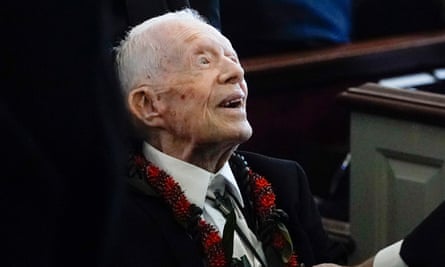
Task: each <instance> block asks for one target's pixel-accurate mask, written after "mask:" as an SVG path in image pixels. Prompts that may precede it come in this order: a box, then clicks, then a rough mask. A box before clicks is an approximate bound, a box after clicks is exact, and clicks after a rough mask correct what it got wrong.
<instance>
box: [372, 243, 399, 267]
mask: <svg viewBox="0 0 445 267" xmlns="http://www.w3.org/2000/svg"><path fill="white" fill-rule="evenodd" d="M402 242H403V240H400V241H398V242H396V243H394V244H392V245H390V246H387V247H385V248H383V249H382V250H380V251H379V252H377V254H376V255H375V257H374V262H373V267H408V265H406V264H405V262H404V261H403V260H402V258H401V257H400V254H399V253H400V247H401V246H402Z"/></svg>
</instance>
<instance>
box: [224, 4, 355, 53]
mask: <svg viewBox="0 0 445 267" xmlns="http://www.w3.org/2000/svg"><path fill="white" fill-rule="evenodd" d="M220 4H221V25H222V26H221V27H222V31H223V33H224V34H225V35H226V36H227V37H228V38H229V39H230V40H232V42H233V46H234V47H235V48H236V49H237V50H238V53H239V55H240V56H241V57H245V56H256V55H261V54H269V53H280V52H286V51H292V50H299V49H314V48H320V47H325V46H329V45H335V44H341V43H347V42H349V34H350V27H351V22H350V20H351V5H352V4H351V0H335V1H333V0H317V1H313V0H274V1H270V0H243V1H236V0H224V1H221V3H220Z"/></svg>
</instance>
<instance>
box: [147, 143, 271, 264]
mask: <svg viewBox="0 0 445 267" xmlns="http://www.w3.org/2000/svg"><path fill="white" fill-rule="evenodd" d="M143 154H144V156H145V157H146V158H147V159H148V160H149V161H151V162H152V163H153V164H155V165H156V166H158V167H159V168H161V169H162V170H164V171H165V172H166V173H168V174H169V175H170V176H172V177H173V178H174V179H175V181H176V182H177V183H178V184H179V185H180V186H181V188H182V190H183V191H184V195H185V196H186V198H187V199H188V200H189V201H190V202H191V203H193V204H195V205H197V206H198V207H200V208H201V209H202V210H203V217H204V219H205V221H206V222H208V223H210V224H212V225H214V226H215V227H216V229H217V230H218V231H219V234H220V236H222V232H223V229H224V225H225V222H226V219H225V217H224V216H223V215H222V214H221V212H220V211H219V210H218V209H216V208H214V207H213V203H212V202H211V201H210V200H208V199H206V196H207V195H210V196H214V194H213V192H215V190H218V191H220V192H221V193H222V194H223V193H224V190H225V188H226V187H227V188H228V190H230V192H231V195H232V196H233V197H234V198H236V199H237V201H238V202H239V203H241V205H243V198H242V196H241V192H240V190H239V188H238V185H237V183H236V180H235V177H234V176H233V173H232V170H231V169H230V166H229V164H228V162H226V163H225V164H224V166H223V167H222V168H221V169H220V170H219V171H218V172H217V173H211V172H208V171H207V170H204V169H202V168H199V167H197V166H195V165H192V164H190V163H187V162H184V161H181V160H179V159H176V158H174V157H171V156H169V155H167V154H165V153H162V152H161V151H159V150H157V149H156V148H154V147H153V146H151V145H150V144H148V143H145V142H144V146H143ZM234 206H235V213H236V215H237V216H236V221H237V224H238V226H239V227H240V228H241V230H242V231H243V232H244V234H246V236H247V238H248V239H249V240H250V242H251V244H252V245H253V246H254V247H255V248H256V250H257V252H258V253H259V255H260V257H261V258H262V259H263V261H264V259H265V256H264V252H263V250H262V246H261V242H260V241H258V239H257V238H256V236H255V235H254V234H253V233H252V231H251V230H250V229H249V228H248V226H247V222H246V220H245V218H244V216H243V214H242V213H241V211H240V209H239V208H238V206H237V205H234ZM244 255H246V256H247V258H248V259H249V262H250V263H251V265H252V266H253V267H260V266H262V265H261V263H260V261H259V260H258V259H257V258H256V257H255V256H254V254H253V252H252V251H250V249H248V247H247V246H246V245H245V244H244V242H243V241H242V240H241V238H240V237H239V236H238V234H237V233H236V231H235V233H234V243H233V257H236V258H240V257H242V256H244Z"/></svg>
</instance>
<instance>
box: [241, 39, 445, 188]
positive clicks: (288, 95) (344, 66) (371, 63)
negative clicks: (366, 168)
mask: <svg viewBox="0 0 445 267" xmlns="http://www.w3.org/2000/svg"><path fill="white" fill-rule="evenodd" d="M444 59H445V32H431V33H420V34H413V35H405V36H398V37H392V38H384V39H376V40H369V41H365V42H357V43H351V44H346V45H340V46H335V47H329V48H325V49H321V50H312V51H296V52H294V53H286V54H276V55H268V56H262V57H256V58H242V59H241V63H242V65H243V66H244V69H245V71H246V80H247V83H248V85H249V100H248V117H249V120H250V122H251V124H252V126H253V128H254V135H253V136H252V138H251V140H249V141H248V142H247V143H245V144H243V145H242V146H241V148H244V149H249V150H253V151H257V152H261V153H265V154H269V155H273V156H280V157H285V158H291V159H295V160H297V161H299V162H300V163H301V164H302V165H303V167H304V168H305V170H306V171H307V173H308V175H309V177H310V182H311V187H312V190H313V191H314V193H315V194H317V195H321V196H325V195H326V194H328V185H329V183H330V179H331V177H332V175H333V173H334V172H335V170H336V169H337V168H338V165H339V164H340V163H341V161H342V160H343V158H344V157H345V155H346V153H348V152H349V150H350V148H349V127H350V126H349V113H348V110H347V108H346V107H345V106H342V105H339V103H338V102H337V95H338V94H339V93H340V92H342V91H344V90H345V89H346V88H349V87H352V86H357V85H360V84H363V83H366V82H377V81H378V80H379V79H381V78H385V77H391V76H397V75H401V74H405V73H412V72H419V71H429V70H431V69H433V68H437V67H444V65H445V60H444Z"/></svg>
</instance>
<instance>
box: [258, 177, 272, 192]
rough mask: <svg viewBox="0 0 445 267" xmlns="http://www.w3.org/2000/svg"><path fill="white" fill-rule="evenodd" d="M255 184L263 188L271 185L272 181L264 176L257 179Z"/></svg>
mask: <svg viewBox="0 0 445 267" xmlns="http://www.w3.org/2000/svg"><path fill="white" fill-rule="evenodd" d="M255 186H256V187H257V188H258V189H259V190H261V189H262V188H264V187H268V186H270V183H269V182H268V181H267V180H266V179H265V178H264V177H262V176H260V177H259V178H258V179H256V180H255Z"/></svg>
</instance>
